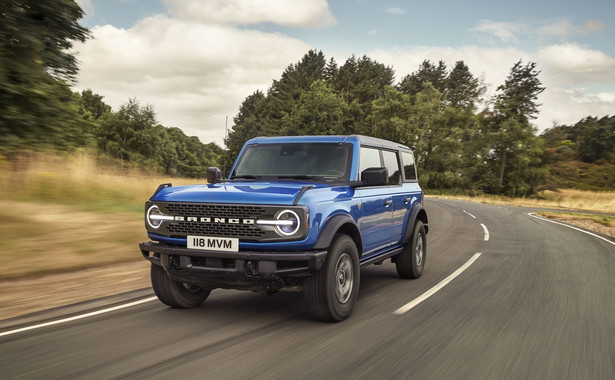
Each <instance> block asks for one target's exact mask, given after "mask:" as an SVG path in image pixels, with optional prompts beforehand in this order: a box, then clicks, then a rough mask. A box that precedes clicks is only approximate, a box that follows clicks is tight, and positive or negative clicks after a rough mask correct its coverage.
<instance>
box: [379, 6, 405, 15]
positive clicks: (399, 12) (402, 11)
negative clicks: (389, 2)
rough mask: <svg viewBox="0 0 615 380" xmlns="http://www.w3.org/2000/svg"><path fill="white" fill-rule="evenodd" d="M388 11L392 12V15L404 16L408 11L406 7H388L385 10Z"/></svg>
mask: <svg viewBox="0 0 615 380" xmlns="http://www.w3.org/2000/svg"><path fill="white" fill-rule="evenodd" d="M384 11H385V12H386V13H390V14H392V15H396V16H403V15H405V14H406V13H407V12H406V10H405V9H401V8H395V7H393V8H387V9H385V10H384Z"/></svg>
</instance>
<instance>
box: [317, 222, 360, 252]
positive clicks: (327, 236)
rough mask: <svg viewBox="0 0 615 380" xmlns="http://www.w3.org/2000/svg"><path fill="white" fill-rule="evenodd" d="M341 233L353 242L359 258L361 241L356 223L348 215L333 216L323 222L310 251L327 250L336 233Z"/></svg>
mask: <svg viewBox="0 0 615 380" xmlns="http://www.w3.org/2000/svg"><path fill="white" fill-rule="evenodd" d="M340 230H341V232H343V233H345V234H347V235H349V236H350V237H351V238H352V240H354V242H355V244H356V246H357V249H358V251H359V256H361V253H362V252H363V241H362V239H361V233H360V232H359V227H358V226H357V223H356V222H355V221H354V219H352V217H351V216H350V215H335V216H334V217H332V218H331V219H329V220H327V221H326V222H325V226H324V227H323V228H322V229H321V230H320V235H319V236H318V239H317V240H316V243H314V246H313V247H312V249H328V248H329V247H330V246H331V242H332V241H333V238H334V237H335V234H337V233H338V232H340Z"/></svg>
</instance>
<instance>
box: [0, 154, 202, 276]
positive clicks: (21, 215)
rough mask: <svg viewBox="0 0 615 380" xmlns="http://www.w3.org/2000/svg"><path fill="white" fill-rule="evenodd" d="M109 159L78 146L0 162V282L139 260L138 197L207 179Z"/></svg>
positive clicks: (143, 198) (140, 204)
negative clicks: (167, 185) (63, 152)
mask: <svg viewBox="0 0 615 380" xmlns="http://www.w3.org/2000/svg"><path fill="white" fill-rule="evenodd" d="M111 164H112V165H109V163H107V165H104V164H101V163H98V162H97V161H96V159H95V158H93V157H92V156H90V155H87V154H86V153H84V152H75V153H74V154H72V155H65V156H59V155H55V154H45V153H28V154H26V153H22V154H20V156H19V159H17V160H15V161H7V160H6V159H3V160H0V186H2V192H1V193H0V194H1V196H0V229H1V230H2V231H3V236H4V237H3V239H2V241H0V251H1V252H2V255H0V266H2V268H4V270H3V271H2V272H1V273H0V280H6V279H10V278H18V277H27V276H33V275H40V274H47V273H58V272H68V271H74V270H78V269H84V268H89V267H97V266H101V265H110V264H119V263H124V262H129V261H138V260H142V259H141V258H140V255H139V250H138V248H137V244H138V243H139V242H141V241H143V240H144V239H146V238H147V236H146V234H145V229H144V227H143V210H144V203H145V201H146V200H147V199H148V198H149V197H150V196H151V195H152V193H153V192H154V190H156V188H157V187H158V185H159V184H160V183H167V182H172V183H173V184H174V185H181V184H197V183H205V180H204V179H201V180H199V179H187V178H172V177H164V176H156V175H151V174H147V173H143V172H140V171H139V170H137V169H134V168H132V169H130V168H126V167H124V168H120V166H119V165H116V164H113V163H111Z"/></svg>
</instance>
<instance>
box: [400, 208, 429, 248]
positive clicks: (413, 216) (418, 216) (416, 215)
mask: <svg viewBox="0 0 615 380" xmlns="http://www.w3.org/2000/svg"><path fill="white" fill-rule="evenodd" d="M417 220H420V221H422V222H423V224H424V225H425V233H428V232H429V225H428V219H427V212H426V211H425V208H423V206H422V205H421V204H420V203H417V204H415V205H414V207H412V209H411V210H410V213H409V215H408V222H407V223H406V233H405V234H404V240H403V243H404V244H406V243H407V242H408V240H410V239H411V238H412V234H413V233H414V225H415V224H416V221H417Z"/></svg>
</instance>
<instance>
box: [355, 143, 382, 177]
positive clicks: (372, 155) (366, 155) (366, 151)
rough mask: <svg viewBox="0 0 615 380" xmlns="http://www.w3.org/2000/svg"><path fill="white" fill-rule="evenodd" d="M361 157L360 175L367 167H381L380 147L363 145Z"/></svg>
mask: <svg viewBox="0 0 615 380" xmlns="http://www.w3.org/2000/svg"><path fill="white" fill-rule="evenodd" d="M360 152H361V157H359V175H360V174H361V172H362V171H363V170H365V169H367V168H380V167H382V164H381V163H380V152H379V151H378V149H373V148H365V147H361V150H360Z"/></svg>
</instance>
